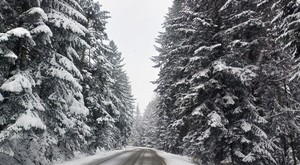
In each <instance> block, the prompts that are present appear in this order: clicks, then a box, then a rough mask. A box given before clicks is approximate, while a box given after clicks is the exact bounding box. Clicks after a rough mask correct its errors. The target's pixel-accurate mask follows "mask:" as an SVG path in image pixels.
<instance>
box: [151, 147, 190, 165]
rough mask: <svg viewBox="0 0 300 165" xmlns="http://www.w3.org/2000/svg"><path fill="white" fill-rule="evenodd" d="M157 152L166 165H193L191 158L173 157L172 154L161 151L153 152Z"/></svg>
mask: <svg viewBox="0 0 300 165" xmlns="http://www.w3.org/2000/svg"><path fill="white" fill-rule="evenodd" d="M155 151H156V152H157V154H158V155H159V156H160V157H162V158H164V159H165V161H166V163H167V165H195V164H193V163H191V162H192V161H191V158H189V157H186V156H179V155H174V154H170V153H166V152H163V151H158V150H155Z"/></svg>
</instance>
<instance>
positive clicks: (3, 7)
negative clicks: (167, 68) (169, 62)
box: [0, 0, 134, 165]
mask: <svg viewBox="0 0 300 165" xmlns="http://www.w3.org/2000/svg"><path fill="white" fill-rule="evenodd" d="M107 18H109V16H108V12H106V11H103V10H102V8H101V5H100V4H99V2H97V1H94V0H0V164H1V165H34V164H41V165H50V164H52V163H53V162H55V161H58V160H67V159H71V158H73V157H74V155H75V154H76V153H78V152H79V153H88V154H93V153H95V152H96V150H99V149H115V148H121V147H123V146H125V145H127V143H128V142H127V140H128V137H129V136H130V132H131V125H132V120H133V109H134V106H133V101H134V100H133V96H132V94H131V87H130V83H129V80H128V77H127V75H126V73H125V71H124V70H123V63H122V60H123V58H122V56H121V53H120V52H118V48H117V46H116V44H115V43H114V42H113V41H110V40H109V39H108V36H107V34H106V33H105V25H106V23H107V22H106V20H107Z"/></svg>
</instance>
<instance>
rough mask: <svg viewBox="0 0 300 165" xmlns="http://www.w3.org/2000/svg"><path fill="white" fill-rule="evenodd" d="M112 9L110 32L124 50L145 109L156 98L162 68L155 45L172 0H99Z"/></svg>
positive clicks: (124, 55)
mask: <svg viewBox="0 0 300 165" xmlns="http://www.w3.org/2000/svg"><path fill="white" fill-rule="evenodd" d="M99 1H100V3H101V4H102V5H103V9H104V10H106V11H109V12H110V16H111V18H110V19H109V20H108V24H107V26H106V32H107V33H108V35H109V38H110V39H112V40H114V41H115V43H116V44H117V46H118V48H119V51H120V52H122V54H123V57H124V58H125V59H124V62H125V64H126V65H125V70H126V71H127V73H128V76H129V78H130V81H131V86H132V92H133V95H134V97H135V98H136V102H137V103H139V106H140V109H141V110H144V108H145V107H146V106H147V104H148V102H149V101H150V100H151V99H152V98H153V96H154V92H153V90H154V89H155V85H153V84H152V83H151V82H150V81H154V80H156V79H157V74H158V70H157V69H154V68H152V66H153V65H154V63H153V62H152V61H151V60H150V58H151V57H152V56H155V55H157V54H158V53H157V51H156V50H155V48H154V45H155V44H156V43H155V38H157V36H158V32H160V31H163V29H162V26H161V24H162V23H163V22H164V19H165V18H164V17H165V16H166V13H167V12H168V8H169V7H170V6H171V4H172V0H99Z"/></svg>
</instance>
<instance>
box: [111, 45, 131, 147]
mask: <svg viewBox="0 0 300 165" xmlns="http://www.w3.org/2000/svg"><path fill="white" fill-rule="evenodd" d="M109 47H110V48H111V50H112V52H113V54H108V58H109V61H110V62H111V63H112V64H113V69H112V78H113V80H114V82H113V84H112V86H111V88H112V92H113V94H114V96H115V97H114V99H113V102H114V104H115V105H116V107H117V109H118V110H119V111H120V118H119V120H118V121H117V122H116V123H115V124H116V126H117V128H118V129H119V130H120V133H121V134H120V136H121V145H122V146H125V145H127V140H128V138H129V137H130V133H131V127H132V121H133V101H134V99H133V96H132V93H131V86H130V82H129V78H128V76H127V74H126V72H125V71H124V70H123V66H124V64H123V58H122V56H121V55H122V54H121V53H120V52H119V51H118V48H117V46H116V44H115V43H114V42H113V41H111V42H110V43H109Z"/></svg>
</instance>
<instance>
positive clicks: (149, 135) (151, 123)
mask: <svg viewBox="0 0 300 165" xmlns="http://www.w3.org/2000/svg"><path fill="white" fill-rule="evenodd" d="M158 101H159V97H158V96H156V97H155V98H154V99H153V100H152V101H150V102H149V103H148V105H147V107H146V109H145V112H144V114H143V117H142V122H143V123H142V124H143V129H144V132H143V134H142V139H143V140H142V144H141V146H145V147H151V148H156V145H157V141H158V139H157V137H158V132H157V131H158V123H157V122H158V119H159V116H158V109H157V106H158Z"/></svg>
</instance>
